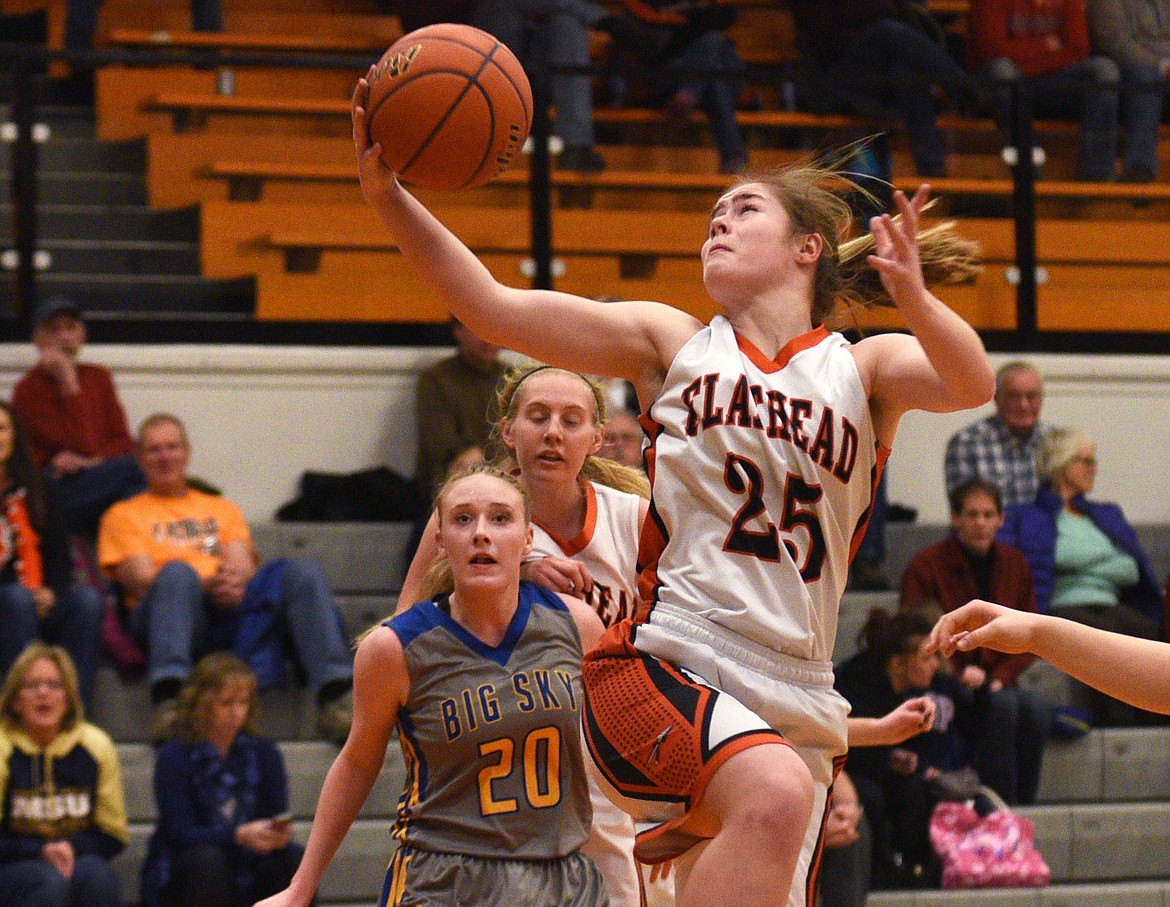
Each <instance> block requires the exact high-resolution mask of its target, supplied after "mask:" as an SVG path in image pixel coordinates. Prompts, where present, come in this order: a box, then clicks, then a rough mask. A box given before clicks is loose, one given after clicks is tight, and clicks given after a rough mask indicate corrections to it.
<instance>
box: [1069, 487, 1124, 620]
mask: <svg viewBox="0 0 1170 907" xmlns="http://www.w3.org/2000/svg"><path fill="white" fill-rule="evenodd" d="M1137 581H1138V564H1137V561H1135V560H1134V559H1133V558H1132V557H1130V556H1129V555H1128V554H1126V553H1125V552H1123V551H1121V550H1119V549H1118V548H1116V547H1114V545H1113V543H1112V542H1111V541H1109V539H1108V538H1107V537H1106V535H1105V533H1103V532H1102V531H1101V530H1100V529H1098V528H1097V527H1096V525H1094V523H1093V521H1092V520H1090V519H1089V518H1088V517H1083V516H1076V515H1075V514H1071V513H1069V512H1068V511H1067V510H1062V511H1061V512H1060V514H1059V516H1057V518H1056V577H1055V583H1054V585H1053V589H1052V607H1053V608H1060V607H1064V606H1071V605H1116V604H1118V602H1119V601H1120V599H1121V590H1122V589H1124V588H1126V587H1127V586H1132V585H1134V584H1135V583H1137Z"/></svg>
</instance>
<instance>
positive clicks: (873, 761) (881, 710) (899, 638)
mask: <svg viewBox="0 0 1170 907" xmlns="http://www.w3.org/2000/svg"><path fill="white" fill-rule="evenodd" d="M933 623H934V622H933V620H932V619H931V617H930V616H929V615H928V614H927V612H926V611H924V610H914V611H903V612H899V613H898V614H895V615H890V614H889V613H888V612H887V611H885V610H884V609H881V608H875V609H874V610H873V611H872V612H870V616H869V619H868V620H867V621H866V624H865V627H864V628H863V629H862V637H863V645H862V649H861V651H860V652H859V653H858V654H857V655H855V656H854V657H853V658H851V659H849V660H848V661H847V662H845V663H844V664H843V665H841V667H840V668H839V669H838V670H837V680H836V685H837V689H838V690H839V691H840V692H841V694H842V695H843V696H844V697H845V698H846V699H848V700H849V704H850V705H851V706H852V712H851V713H850V715H851V717H850V721H851V722H852V721H853V720H854V718H853V716H856V717H860V718H877V717H881V716H883V715H887V714H889V713H891V712H894V711H895V710H896V709H897V708H898V706H899V705H901V704H902V703H904V702H905V700H907V699H911V698H915V697H919V696H922V695H927V696H929V697H930V698H932V699H934V700H935V710H934V717H933V723H932V724H931V726H930V730H929V731H928V732H927V733H923V734H921V735H919V736H917V737H913V738H912V739H909V740H906V741H905V743H903V744H899V745H893V746H891V745H884V744H882V745H873V746H859V745H856V744H855V743H854V740H853V734H852V729H851V733H850V743H851V746H850V749H849V757H848V761H847V762H846V766H845V767H846V770H847V771H848V772H849V776H850V778H852V779H853V783H854V785H855V786H856V787H857V791H858V794H859V795H860V798H861V802H862V805H863V808H864V811H865V814H866V816H867V817H868V819H869V823H870V831H871V833H872V836H873V884H874V887H875V888H891V887H895V888H902V887H929V886H932V885H936V884H937V883H938V877H939V870H940V867H939V864H938V858H937V857H936V856H935V854H934V851H933V849H932V848H931V846H930V838H929V833H928V832H929V823H930V814H931V812H932V810H933V809H934V805H935V803H936V802H937V800H938V796H937V794H936V793H935V792H934V791H933V790H932V783H931V782H933V781H935V780H936V779H938V778H939V776H940V775H941V774H942V772H943V771H949V770H955V769H960V768H962V767H964V766H967V765H968V764H969V761H970V760H969V743H968V741H970V740H973V739H975V738H976V737H977V736H979V735H981V734H982V733H983V731H984V725H983V716H982V715H981V714H980V711H979V709H978V708H977V706H976V702H975V698H974V696H973V695H972V693H971V691H970V690H967V689H965V688H964V687H962V686H961V685H960V684H959V683H958V682H957V681H956V680H955V678H953V677H952V676H950V675H949V674H946V673H942V672H940V671H939V667H940V660H939V658H938V656H936V655H934V654H932V653H931V652H929V651H928V650H927V645H928V643H929V641H930V631H931V628H932V627H933Z"/></svg>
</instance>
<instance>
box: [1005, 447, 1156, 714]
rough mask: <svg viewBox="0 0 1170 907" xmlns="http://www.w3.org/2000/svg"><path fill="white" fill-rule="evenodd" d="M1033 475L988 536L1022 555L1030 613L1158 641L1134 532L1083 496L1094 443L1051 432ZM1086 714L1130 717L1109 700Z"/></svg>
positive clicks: (1151, 584) (1144, 560)
mask: <svg viewBox="0 0 1170 907" xmlns="http://www.w3.org/2000/svg"><path fill="white" fill-rule="evenodd" d="M1036 472H1037V475H1038V476H1039V478H1040V489H1039V491H1037V493H1036V500H1035V501H1033V502H1032V503H1030V504H1012V505H1010V506H1008V507H1007V508H1006V509H1005V511H1004V523H1003V527H1002V528H1001V529H1000V531H999V533H998V535H997V536H996V537H997V538H998V539H999V541H1001V542H1006V543H1007V544H1009V545H1014V546H1015V547H1017V548H1019V549H1020V550H1021V551H1023V552H1024V554H1025V556H1026V557H1027V558H1028V565H1029V566H1030V567H1031V569H1032V581H1033V584H1034V585H1035V587H1036V609H1037V611H1039V612H1040V613H1041V614H1047V613H1052V614H1056V615H1059V616H1060V617H1065V618H1068V619H1070V620H1074V621H1076V622H1078V623H1082V624H1087V625H1088V626H1090V627H1097V628H1098V629H1101V630H1110V631H1112V632H1114V633H1124V634H1125V635H1126V636H1137V637H1141V638H1143V639H1158V638H1160V637H1161V636H1162V635H1163V634H1162V625H1163V614H1162V611H1163V605H1162V592H1161V589H1160V588H1159V585H1158V581H1157V579H1155V574H1154V568H1153V565H1152V564H1151V563H1150V559H1149V557H1148V556H1147V555H1146V553H1145V551H1143V550H1142V546H1141V543H1140V542H1139V541H1138V538H1137V533H1136V532H1134V529H1133V527H1132V526H1131V525H1130V524H1129V521H1128V520H1126V518H1125V514H1124V513H1123V512H1122V510H1121V508H1120V507H1119V506H1118V505H1117V504H1112V503H1104V502H1101V501H1092V500H1089V499H1088V498H1087V497H1086V495H1088V494H1089V493H1091V492H1092V490H1093V486H1094V484H1095V483H1096V480H1097V445H1096V442H1095V441H1094V440H1093V439H1092V438H1091V437H1090V436H1089V435H1087V434H1085V433H1084V432H1082V431H1078V430H1077V429H1072V428H1061V429H1054V430H1053V431H1052V432H1050V433H1049V434H1048V436H1047V437H1046V438H1045V440H1044V442H1043V443H1042V444H1041V446H1040V450H1039V452H1038V453H1037V456H1036ZM1094 718H1095V719H1096V720H1097V721H1098V723H1102V722H1104V723H1117V722H1119V721H1121V722H1123V723H1129V720H1130V718H1129V717H1128V716H1127V715H1126V714H1124V713H1119V710H1118V709H1116V708H1114V707H1113V706H1112V705H1111V701H1109V700H1102V701H1095V702H1094Z"/></svg>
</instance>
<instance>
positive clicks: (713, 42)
mask: <svg viewBox="0 0 1170 907" xmlns="http://www.w3.org/2000/svg"><path fill="white" fill-rule="evenodd" d="M664 69H665V70H666V73H667V75H670V76H674V77H675V78H676V79H677V80H678V83H679V84H678V87H679V88H680V89H681V90H683V91H687V92H689V93H690V94H691V95H693V96H694V97H695V98H697V99H698V101H699V104H700V106H701V107H702V108H703V112H704V113H706V114H707V119H708V121H709V122H710V124H711V135H712V137H713V138H714V140H715V147H716V148H718V149H719V159H720V163H721V164H723V165H724V166H725V167H728V166H732V165H738V164H743V163H744V162H745V161H746V160H747V147H746V146H745V145H744V141H743V134H742V133H741V132H740V131H739V124H738V123H737V122H736V121H735V99H736V96H737V95H738V94H739V91H740V86H739V84H738V81H739V79H740V78H741V77H742V76H743V74H744V73H745V71H746V70H747V67H746V66H745V65H744V62H743V60H741V59H740V58H739V54H738V53H736V51H735V45H734V44H732V43H731V41H730V40H729V39H728V38H727V36H726V35H725V34H723V32H718V31H705V32H703V33H701V34H700V35H699V36H698V37H697V38H695V39H694V40H693V41H691V42H690V43H689V44H688V45H687V46H686V47H684V48H683V49H682V51H681V52H680V53H679V54H678V55H677V56H675V57H672V58H671V59H670V60H668V61H667V62H666V64H665V66H664ZM689 70H700V71H701V70H711V71H716V72H717V71H723V72H725V73H726V74H725V75H719V76H704V75H702V74H701V72H700V73H696V72H693V71H689Z"/></svg>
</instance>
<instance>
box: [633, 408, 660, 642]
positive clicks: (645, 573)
mask: <svg viewBox="0 0 1170 907" xmlns="http://www.w3.org/2000/svg"><path fill="white" fill-rule="evenodd" d="M638 422H639V424H640V425H641V426H642V430H643V431H645V432H646V437H647V438H649V439H650V444H649V446H648V447H647V448H646V451H645V458H646V475H647V476H648V478H649V479H650V508H649V510H647V511H646V519H645V520H643V521H642V531H641V533H639V535H638V557H637V559H636V564H637V568H638V598H639V604H638V609H637V611H636V612H635V613H634V623H644V622H645V621H646V620H647V618H648V617H649V616H650V611H651V610H652V609H653V607H654V601H655V597H656V596H655V592H656V591H657V589H658V559H659V558H660V557H661V556H662V552H663V551H665V550H666V542H667V541H668V540H667V537H666V533H665V532H664V531H663V529H662V525H661V522H660V521H659V519H658V512H657V511H656V510H655V509H654V467H655V464H656V450H655V444H656V443H657V441H658V436H659V435H661V434H662V423H660V422H655V421H654V419H653V418H651V416H650V412H649V410H647V411H646V412H644V413H642V414H641V415H639V416H638Z"/></svg>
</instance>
